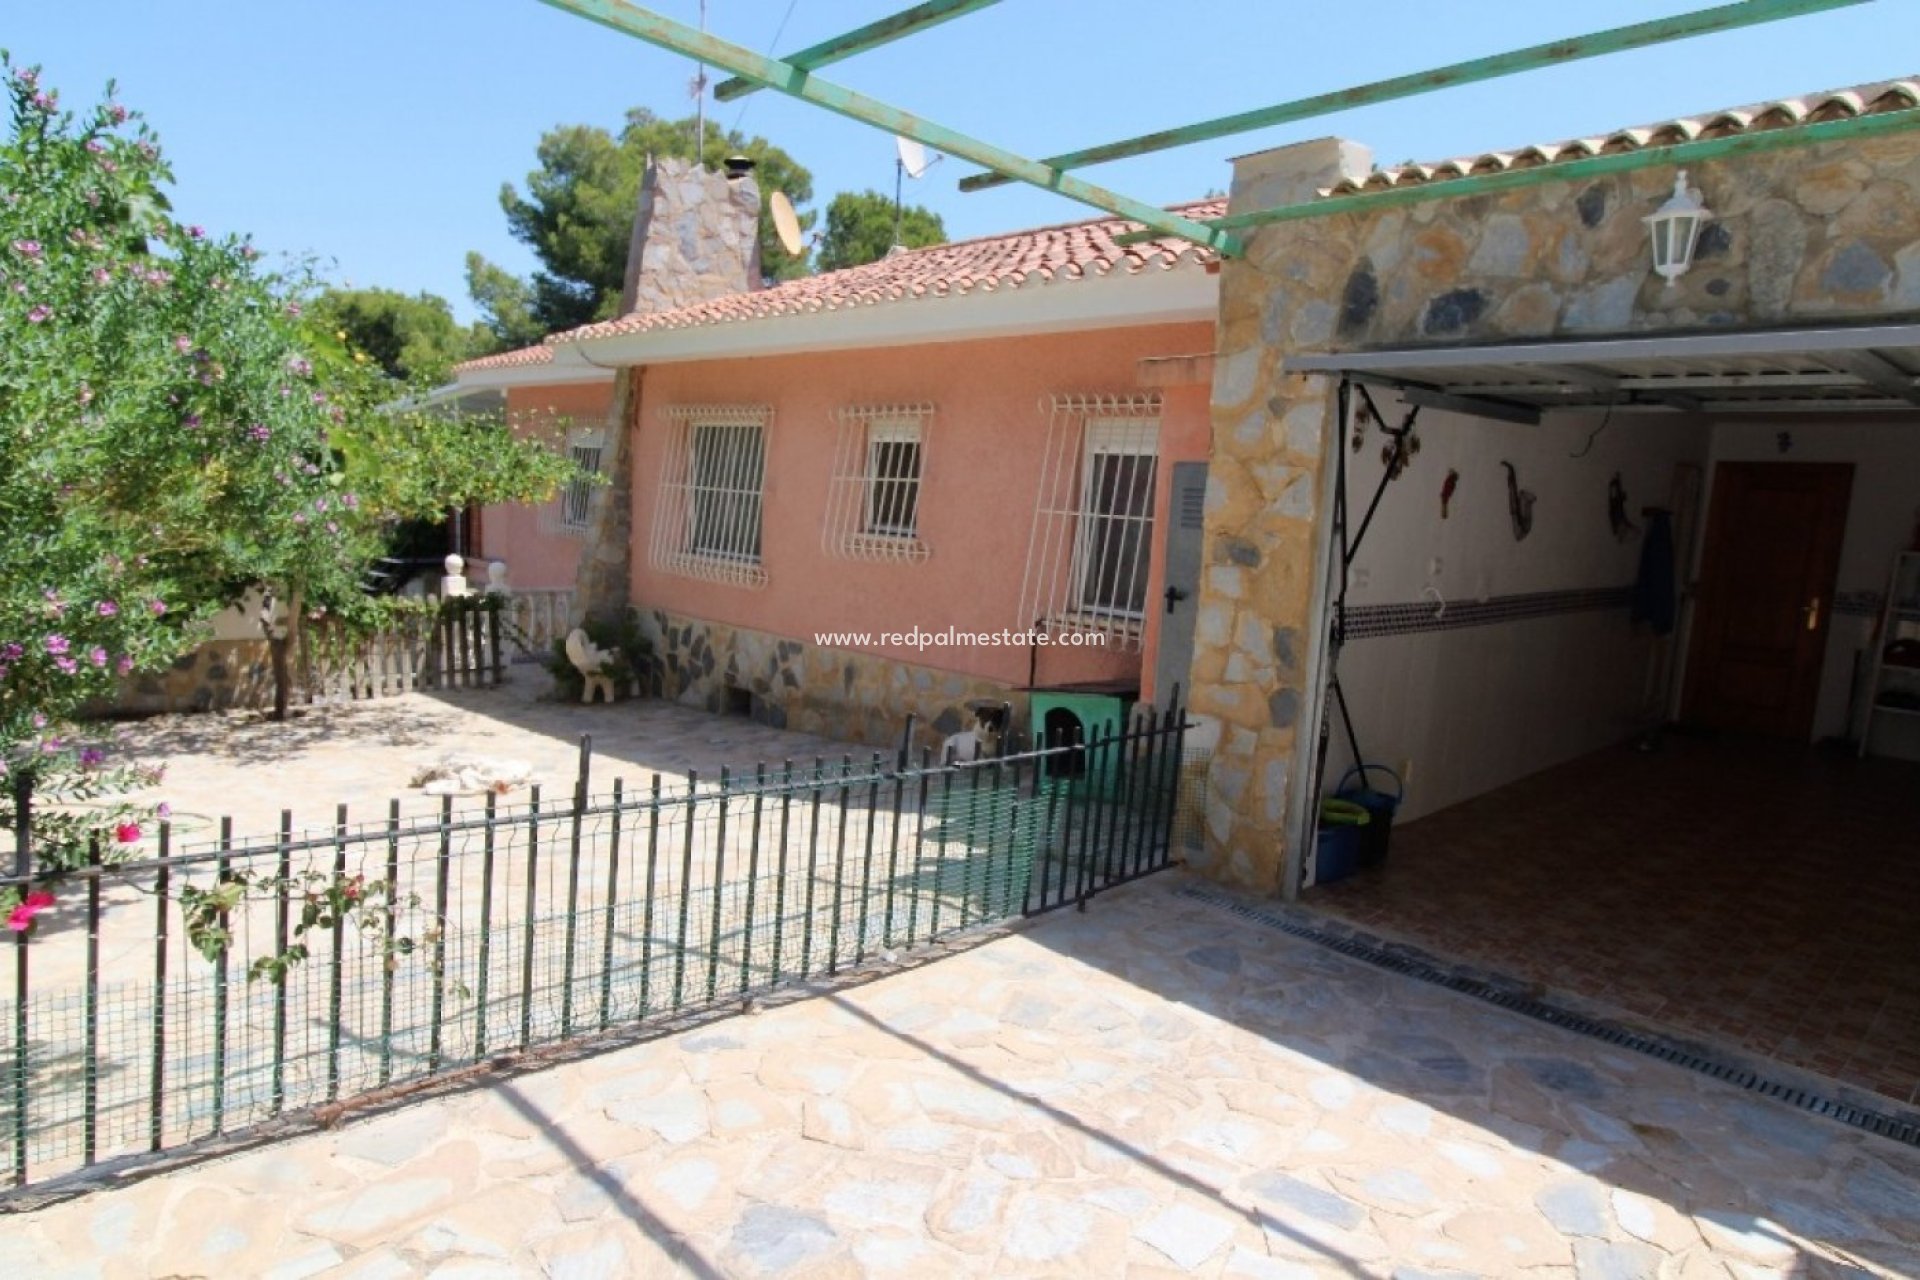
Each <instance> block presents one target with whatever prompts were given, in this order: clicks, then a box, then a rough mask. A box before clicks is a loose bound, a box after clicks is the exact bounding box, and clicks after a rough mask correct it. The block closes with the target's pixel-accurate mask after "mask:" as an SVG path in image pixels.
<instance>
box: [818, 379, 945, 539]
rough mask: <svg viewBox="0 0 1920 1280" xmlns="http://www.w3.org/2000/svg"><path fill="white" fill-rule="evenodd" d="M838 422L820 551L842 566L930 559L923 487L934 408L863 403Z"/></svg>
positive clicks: (842, 414) (838, 415) (844, 412)
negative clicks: (923, 521)
mask: <svg viewBox="0 0 1920 1280" xmlns="http://www.w3.org/2000/svg"><path fill="white" fill-rule="evenodd" d="M834 416H835V417H836V418H837V419H838V420H839V423H840V429H839V432H838V434H837V436H836V438H835V442H834V457H833V484H832V487H831V488H830V489H829V490H828V491H827V514H826V520H825V523H824V524H823V526H822V530H821V547H822V549H823V550H824V551H825V552H826V553H827V554H828V555H830V556H837V557H839V558H840V559H843V560H878V561H914V560H924V559H926V558H927V554H928V549H927V544H926V541H925V540H924V539H923V538H921V536H920V481H921V478H922V476H923V475H924V473H925V467H926V457H927V438H928V435H929V432H930V428H931V427H932V425H933V406H932V405H929V404H915V405H863V406H858V407H849V408H845V409H841V410H839V411H838V412H836V413H835V415H834Z"/></svg>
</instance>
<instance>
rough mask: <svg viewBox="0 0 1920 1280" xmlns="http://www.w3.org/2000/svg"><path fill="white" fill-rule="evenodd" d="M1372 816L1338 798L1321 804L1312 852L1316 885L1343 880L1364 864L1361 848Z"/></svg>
mask: <svg viewBox="0 0 1920 1280" xmlns="http://www.w3.org/2000/svg"><path fill="white" fill-rule="evenodd" d="M1372 825H1373V815H1371V814H1370V813H1368V812H1367V811H1366V810H1365V809H1364V808H1360V807H1357V806H1355V805H1353V804H1351V803H1343V802H1342V801H1340V800H1339V799H1336V798H1329V799H1326V800H1322V801H1321V802H1320V835H1319V837H1318V839H1317V840H1316V841H1315V848H1314V851H1313V882H1314V883H1315V884H1316V885H1321V884H1332V883H1333V882H1334V881H1336V880H1344V879H1346V878H1347V877H1348V876H1350V875H1352V874H1353V873H1354V872H1356V871H1358V870H1359V869H1360V867H1361V865H1362V857H1363V854H1362V848H1363V846H1364V845H1365V842H1366V831H1367V828H1368V827H1370V826H1372Z"/></svg>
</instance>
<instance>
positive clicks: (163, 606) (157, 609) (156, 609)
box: [147, 600, 167, 618]
mask: <svg viewBox="0 0 1920 1280" xmlns="http://www.w3.org/2000/svg"><path fill="white" fill-rule="evenodd" d="M147 608H149V609H151V610H152V611H153V616H154V617H156V618H157V617H159V616H160V615H161V614H163V613H165V612H166V611H167V602H166V601H165V600H149V601H147Z"/></svg>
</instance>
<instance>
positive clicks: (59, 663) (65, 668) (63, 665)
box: [53, 658, 80, 676]
mask: <svg viewBox="0 0 1920 1280" xmlns="http://www.w3.org/2000/svg"><path fill="white" fill-rule="evenodd" d="M53 665H54V666H56V667H58V668H60V674H61V675H67V676H70V675H72V674H73V673H74V672H76V671H78V670H79V669H80V664H79V663H77V662H75V661H74V660H73V659H72V658H55V659H54V660H53Z"/></svg>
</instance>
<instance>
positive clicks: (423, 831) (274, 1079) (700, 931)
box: [0, 711, 1197, 1186]
mask: <svg viewBox="0 0 1920 1280" xmlns="http://www.w3.org/2000/svg"><path fill="white" fill-rule="evenodd" d="M1184 730H1185V719H1184V715H1183V713H1180V712H1178V711H1170V712H1165V713H1159V714H1150V713H1145V712H1142V713H1140V714H1137V715H1136V716H1135V717H1134V718H1133V719H1132V720H1131V721H1130V722H1129V723H1128V724H1126V725H1125V726H1120V727H1112V728H1108V729H1106V730H1104V731H1102V732H1098V733H1096V735H1095V736H1094V737H1093V738H1092V739H1091V740H1089V741H1079V740H1075V741H1062V742H1054V743H1051V744H1042V745H1040V746H1037V747H1033V748H1031V749H1026V750H1019V749H1015V750H1011V751H1009V752H1008V753H1007V754H1004V755H1002V756H1000V757H998V758H993V759H985V760H977V761H966V762H961V761H951V760H936V759H934V758H933V757H932V756H931V754H930V753H924V752H923V753H921V754H920V755H919V756H918V758H917V759H916V758H909V756H908V753H907V752H905V751H901V752H899V753H896V754H894V755H892V756H891V757H890V758H889V757H887V756H883V755H881V754H878V753H876V754H873V755H871V756H870V757H867V758H862V759H856V758H855V757H853V756H844V757H842V758H841V759H840V760H838V761H837V762H833V761H827V760H822V759H816V760H813V761H811V762H799V763H796V762H794V761H791V760H788V761H784V762H782V763H780V764H779V765H777V766H771V767H770V766H767V765H759V766H755V767H754V768H752V769H751V770H750V771H747V772H732V771H728V770H722V771H721V773H720V775H719V776H718V778H715V779H704V778H701V777H698V776H695V775H689V776H688V777H687V778H686V779H685V780H684V781H680V780H673V781H671V782H669V781H665V780H663V779H662V778H660V777H659V776H658V775H655V776H653V777H652V778H651V779H650V780H649V781H647V782H646V783H645V784H644V785H641V786H638V787H630V786H628V785H627V784H626V783H625V782H624V781H623V780H621V779H614V780H613V781H612V785H611V787H610V788H608V789H606V790H602V791H596V790H595V789H594V787H593V779H592V777H591V755H590V744H589V743H588V742H586V741H585V740H583V742H582V745H581V755H580V769H579V776H578V779H577V781H576V783H575V786H574V788H573V793H572V795H571V796H569V797H567V798H566V799H565V800H563V801H562V802H561V803H559V804H553V803H550V802H549V800H548V799H547V798H546V797H543V796H542V794H541V792H540V789H539V788H537V787H536V788H534V789H533V790H532V793H531V795H530V797H529V798H528V799H527V800H526V802H524V803H506V802H504V801H502V800H501V799H499V798H498V797H495V796H491V795H490V796H488V797H487V798H486V800H485V802H484V805H483V806H482V807H477V808H468V809H464V810H458V811H457V810H456V808H455V806H454V804H453V801H452V798H451V797H448V798H446V799H444V800H443V802H442V808H441V810H440V812H439V813H438V814H437V815H434V816H431V817H427V818H416V819H410V820H407V821H402V820H401V817H400V804H399V802H398V801H397V800H396V801H393V802H392V803H391V805H390V808H389V810H388V813H387V815H386V816H385V818H384V819H383V820H379V821H373V822H366V821H361V820H357V819H356V818H355V816H354V815H351V814H349V813H348V811H347V808H346V806H344V805H342V806H340V808H339V810H338V812H337V813H336V814H335V820H334V823H333V825H332V826H331V827H328V828H324V829H321V830H317V831H315V830H309V831H305V832H296V830H295V829H294V826H293V818H292V815H291V814H290V813H289V814H283V816H282V820H281V824H280V831H279V832H278V833H277V834H276V835H274V836H272V837H269V838H266V839H254V840H241V839H236V838H235V837H234V834H233V831H232V825H231V821H230V820H225V821H223V822H222V823H221V824H220V828H219V837H218V839H216V840H212V841H208V842H204V843H200V844H194V845H189V844H185V843H179V842H176V841H175V839H174V833H173V832H172V831H170V830H168V829H166V828H162V829H161V831H160V834H159V854H158V856H157V857H155V858H152V859H150V860H145V861H140V862H135V863H127V864H120V865H104V866H103V865H100V864H99V860H98V858H97V856H96V857H95V858H94V859H93V862H92V865H89V866H87V867H85V868H82V869H80V870H79V871H76V872H72V873H68V874H67V875H66V876H64V877H63V878H62V879H60V880H59V881H57V882H54V883H52V884H51V885H50V886H49V884H48V883H47V882H43V881H33V880H31V878H29V877H22V876H14V877H4V878H0V888H4V887H9V886H10V887H13V888H16V889H18V890H19V891H21V892H22V893H23V894H24V893H26V892H28V891H29V890H45V889H47V888H49V887H51V888H52V890H53V892H54V893H55V895H56V897H57V900H58V901H57V905H56V906H55V907H53V908H52V909H50V910H47V911H45V912H43V913H42V914H41V915H40V916H38V917H37V918H36V919H35V922H34V926H35V927H34V929H33V936H32V937H31V938H29V936H28V935H27V934H25V933H22V934H17V935H15V944H14V946H13V955H12V957H11V962H12V965H13V968H14V981H13V984H12V986H13V990H12V998H11V1000H7V1001H0V1029H3V1030H0V1036H4V1037H5V1048H4V1050H0V1052H4V1054H5V1057H4V1058H0V1061H4V1062H5V1070H4V1073H0V1152H4V1153H5V1155H4V1156H0V1161H4V1164H5V1165H8V1166H10V1168H11V1175H12V1181H13V1183H14V1184H15V1185H16V1186H24V1185H27V1184H29V1183H40V1182H44V1181H45V1180H47V1179H49V1178H55V1177H58V1176H60V1175H64V1174H70V1173H73V1172H75V1171H78V1170H84V1169H87V1168H88V1167H90V1166H97V1165H100V1164H103V1163H106V1162H110V1161H121V1160H124V1159H126V1158H128V1157H138V1156H140V1155H142V1154H145V1153H152V1152H165V1151H169V1150H173V1149H177V1148H183V1147H188V1146H191V1145H193V1144H195V1143H200V1142H204V1141H205V1140H207V1139H209V1138H213V1137H215V1136H218V1135H233V1134H237V1133H240V1132H243V1131H245V1130H247V1129H249V1128H251V1127H254V1126H257V1125H260V1124H262V1123H264V1122H267V1121H270V1120H273V1119H275V1118H276V1117H280V1116H283V1115H287V1114H289V1113H293V1112H297V1111H302V1110H306V1109H310V1108H315V1107H320V1106H324V1105H326V1104H330V1103H338V1102H343V1101H348V1100H351V1099H353V1098H355V1097H356V1096H359V1095H363V1094H366V1093H369V1092H372V1091H376V1090H380V1089H383V1088H386V1087H389V1086H394V1085H399V1084H404V1083H407V1082H410V1081H420V1080H425V1079H428V1078H430V1077H433V1076H435V1075H437V1074H440V1073H444V1072H447V1071H449V1070H452V1069H455V1068H458V1067H461V1066H464V1065H468V1064H473V1063H479V1062H484V1061H486V1060H489V1059H491V1058H494V1057H497V1056H500V1055H503V1054H504V1055H512V1054H515V1053H520V1052H524V1051H526V1050H528V1049H531V1048H534V1047H536V1046H542V1045H551V1044H556V1043H559V1042H564V1041H568V1040H572V1039H575V1038H578V1037H581V1036H585V1035H591V1034H595V1033H599V1032H602V1031H606V1030H609V1029H613V1028H631V1027H634V1026H638V1025H644V1024H646V1023H648V1022H649V1021H650V1020H651V1021H656V1022H659V1021H670V1020H672V1019H674V1018H675V1017H676V1016H679V1015H683V1014H687V1013H691V1012H696V1011H700V1010H708V1009H716V1008H720V1007H722V1006H725V1005H728V1004H730V1003H735V1002H740V1001H743V1000H744V999H745V998H747V997H750V996H752V995H754V994H756V993H762V992H768V991H771V990H774V989H776V988H779V987H781V986H783V985H786V984H790V983H793V982H796V981H801V980H807V979H813V978H818V977H822V976H826V975H832V974H835V973H837V972H839V971H840V970H842V969H843V968H846V967H847V966H852V965H859V964H861V963H863V962H866V961H869V960H872V959H874V958H876V957H880V956H884V955H886V954H887V953H891V952H897V951H899V950H902V949H905V948H910V947H914V946H919V945H922V944H925V943H929V942H932V941H935V940H939V939H942V938H946V937H949V936H951V935H953V934H956V933H960V932H963V931H966V930H969V929H973V928H976V927H978V926H981V925H986V924H992V923H996V922H1003V921H1006V920H1008V919H1011V918H1014V917H1017V916H1019V915H1021V914H1023V913H1025V914H1035V913H1038V912H1043V911H1048V910H1052V909H1054V908H1058V907H1061V906H1064V905H1068V904H1072V903H1083V902H1085V901H1086V900H1087V898H1089V897H1090V896H1091V895H1093V894H1094V893H1095V892H1096V891H1098V890H1099V889H1101V888H1104V887H1106V886H1110V885H1113V884H1116V883H1119V882H1121V881H1124V880H1128V879H1132V878H1134V877H1137V876H1140V875H1144V874H1147V873H1149V872H1152V871H1155V870H1159V869H1161V868H1163V867H1165V866H1167V865H1168V863H1169V861H1170V860H1172V858H1173V850H1174V849H1175V848H1176V847H1177V845H1178V843H1179V836H1178V834H1177V828H1178V827H1179V826H1180V824H1181V823H1182V821H1183V820H1184V819H1183V817H1182V815H1183V814H1187V813H1190V811H1191V808H1192V798H1191V796H1190V795H1188V794H1187V791H1188V789H1189V788H1190V787H1191V785H1192V780H1193V778H1194V777H1195V774H1196V772H1197V771H1196V770H1195V769H1194V768H1192V766H1191V764H1185V765H1184V767H1183V759H1182V751H1181V742H1182V738H1183V734H1184ZM1018 745H1019V744H1018V743H1014V744H1013V746H1014V747H1015V748H1017V747H1018Z"/></svg>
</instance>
